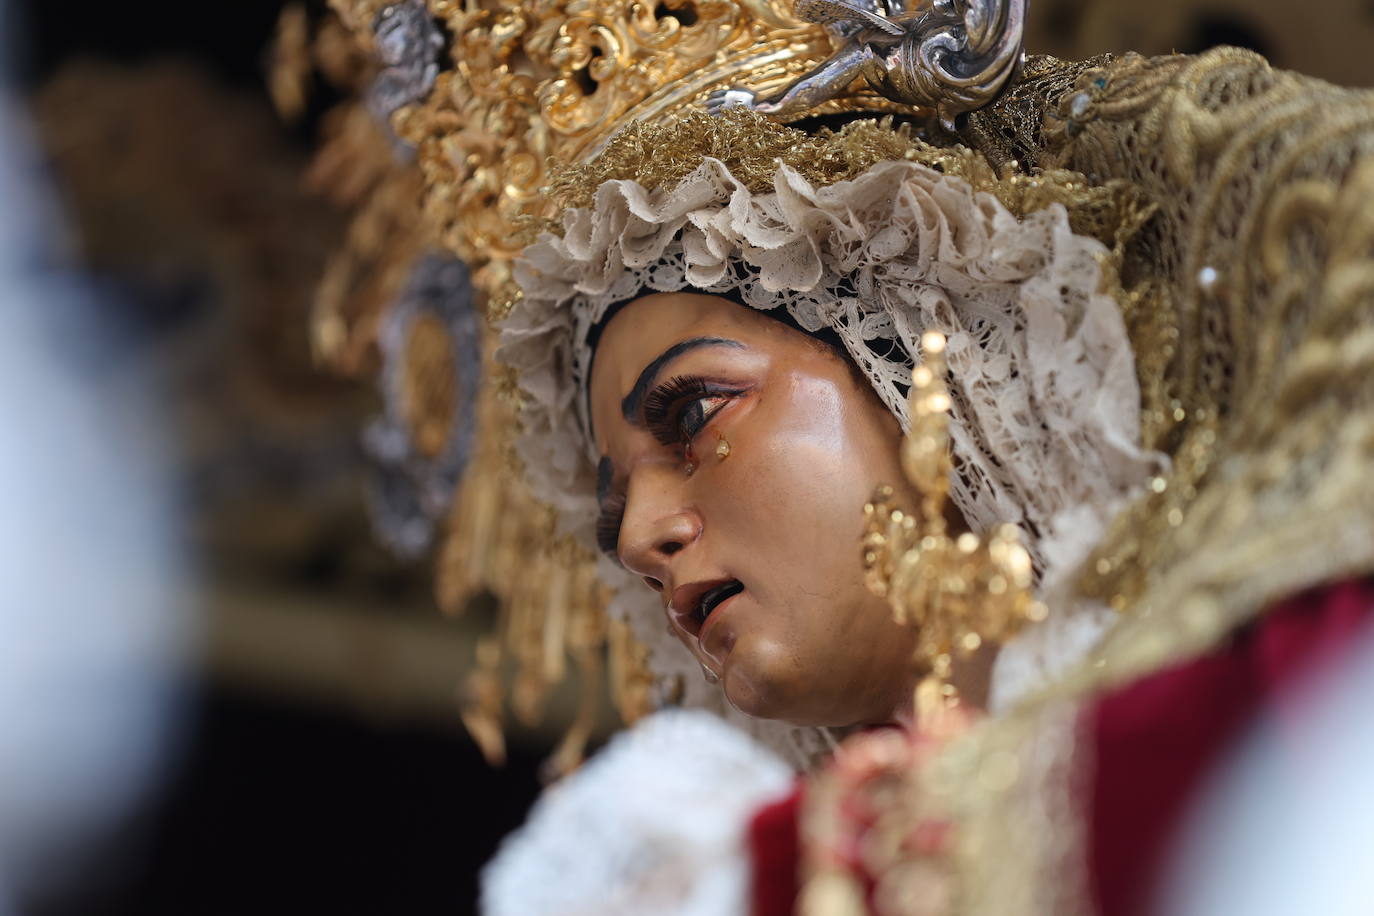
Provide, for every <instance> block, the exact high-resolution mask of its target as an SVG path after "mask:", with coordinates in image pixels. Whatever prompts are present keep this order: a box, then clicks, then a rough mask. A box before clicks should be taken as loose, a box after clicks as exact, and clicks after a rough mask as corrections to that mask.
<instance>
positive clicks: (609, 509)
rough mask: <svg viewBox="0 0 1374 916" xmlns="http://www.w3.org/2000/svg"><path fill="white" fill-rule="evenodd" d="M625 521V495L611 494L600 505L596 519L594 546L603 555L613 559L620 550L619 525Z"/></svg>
mask: <svg viewBox="0 0 1374 916" xmlns="http://www.w3.org/2000/svg"><path fill="white" fill-rule="evenodd" d="M624 520H625V494H624V493H612V494H611V495H610V496H607V497H606V501H605V502H604V503H602V505H601V514H600V515H598V516H597V517H596V546H597V548H598V549H599V550H600V551H601V552H602V553H604V554H607V555H608V556H611V557H614V556H615V555H616V554H617V553H618V552H619V549H620V525H621V523H622V522H623V521H624Z"/></svg>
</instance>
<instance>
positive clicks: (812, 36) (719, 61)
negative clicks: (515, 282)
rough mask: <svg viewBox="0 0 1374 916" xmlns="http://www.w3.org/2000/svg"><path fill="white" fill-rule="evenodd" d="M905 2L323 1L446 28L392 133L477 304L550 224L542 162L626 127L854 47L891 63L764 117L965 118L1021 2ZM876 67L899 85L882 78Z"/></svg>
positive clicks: (1005, 51) (1007, 48)
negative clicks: (409, 150)
mask: <svg viewBox="0 0 1374 916" xmlns="http://www.w3.org/2000/svg"><path fill="white" fill-rule="evenodd" d="M912 3H913V5H912V7H911V8H910V9H906V8H905V7H904V6H902V5H899V3H898V2H897V0H857V2H856V0H797V3H796V7H795V8H794V5H793V0H465V2H457V0H428V3H427V4H425V5H423V6H422V5H421V3H420V0H404V2H402V3H393V4H389V5H388V4H384V3H381V2H378V0H334V5H335V8H336V10H337V11H338V12H340V14H341V15H342V16H343V17H344V19H345V21H346V22H349V23H350V24H351V25H353V26H354V28H357V29H359V30H364V29H374V28H377V27H378V24H379V23H380V22H381V21H382V18H383V17H385V16H386V15H387V14H388V13H390V12H391V11H394V10H395V9H397V8H398V7H402V6H406V5H407V4H409V5H413V6H415V7H417V8H419V9H426V8H427V10H428V13H429V14H431V15H432V16H433V17H435V18H436V19H437V20H438V21H439V22H441V23H443V25H444V26H445V27H446V28H447V30H448V36H449V42H448V43H449V54H450V57H451V61H450V65H449V66H446V67H443V68H441V69H442V72H440V73H438V75H437V77H436V79H435V84H434V88H433V91H431V92H429V93H428V95H427V97H425V98H424V99H423V101H421V102H420V103H419V104H416V105H412V106H408V107H404V108H402V109H401V110H399V111H397V112H396V113H395V114H394V116H393V117H392V126H393V128H394V129H395V130H396V132H397V134H398V135H399V136H400V137H401V138H402V139H404V140H406V141H408V142H409V143H411V144H413V145H414V146H415V148H416V149H417V151H418V159H419V163H420V166H421V168H422V169H423V171H424V173H425V186H426V194H425V217H426V219H427V221H428V224H429V229H430V231H431V232H433V233H434V234H435V238H436V241H438V242H439V243H440V244H441V245H442V246H443V247H445V248H447V249H449V250H451V251H455V252H456V253H458V254H459V255H460V256H461V257H463V259H464V260H466V261H467V262H468V263H469V264H470V265H472V266H473V267H475V268H476V273H475V277H474V279H475V281H476V284H477V286H478V287H479V288H482V289H484V290H485V291H487V292H488V293H490V292H493V291H494V290H496V289H497V288H499V287H500V285H501V284H502V281H504V280H505V279H506V276H507V273H508V266H509V263H510V261H511V259H513V258H514V257H515V256H516V255H517V254H518V253H519V251H520V248H521V247H522V246H523V242H524V241H527V240H528V239H527V237H526V233H525V232H523V231H521V230H522V229H524V228H525V227H526V226H527V225H529V224H530V222H531V219H532V218H534V219H537V218H539V217H543V216H547V215H549V214H548V212H547V210H548V207H549V204H548V198H547V196H546V195H545V194H544V193H543V189H544V187H545V184H546V181H547V177H548V175H547V169H548V163H549V161H550V160H554V161H558V162H562V163H576V162H580V161H585V160H586V159H587V158H590V157H591V156H594V155H595V154H596V153H597V152H598V151H599V150H600V149H601V148H602V147H603V146H604V145H605V143H606V142H607V141H608V140H609V139H610V138H611V136H612V135H613V134H615V133H616V132H617V131H618V130H619V129H620V128H622V127H624V126H626V125H627V124H629V123H631V122H633V121H644V122H655V121H661V120H663V119H666V118H668V117H670V116H672V115H674V114H675V113H678V112H681V111H682V110H683V109H686V108H689V107H700V106H703V105H704V104H705V103H707V101H708V100H709V99H711V98H712V96H713V94H714V95H715V96H716V97H717V98H720V97H722V94H723V93H725V92H726V91H728V90H731V89H732V88H734V87H737V86H741V85H743V86H745V87H747V89H748V90H749V92H748V93H746V95H747V96H748V97H749V98H750V99H752V98H756V97H757V98H765V97H767V96H769V95H770V94H774V93H778V92H780V91H782V90H785V89H786V87H788V86H797V85H798V84H799V80H801V79H803V78H810V79H816V77H815V74H813V71H814V70H815V68H817V67H818V65H821V64H823V63H825V62H827V61H830V62H834V61H837V60H838V59H839V57H840V56H841V55H842V54H843V53H845V52H846V50H847V49H850V50H852V51H853V52H854V54H855V55H858V54H859V53H860V52H861V51H862V49H861V47H860V45H861V44H862V45H870V46H873V47H890V48H891V49H892V52H891V55H890V56H889V57H882V56H881V55H880V56H879V57H874V56H873V53H872V52H871V51H862V53H866V54H868V55H869V57H868V61H867V66H869V68H870V69H869V70H868V71H867V72H860V69H855V68H852V67H851V68H850V70H844V71H843V72H840V71H839V70H836V71H835V72H834V73H833V74H831V75H830V79H831V81H832V82H833V83H835V85H832V86H828V87H826V89H827V91H825V92H824V93H820V94H817V93H812V96H815V97H814V98H812V97H809V98H808V99H807V100H806V104H802V105H792V106H791V107H790V109H788V110H785V111H778V112H776V113H775V117H777V119H778V120H781V121H785V122H787V121H794V120H797V119H799V118H801V117H811V116H816V115H823V114H827V113H834V112H855V111H868V112H874V113H882V112H904V113H908V114H925V115H933V114H936V113H939V114H942V115H944V114H948V112H947V111H945V110H944V107H943V106H945V105H950V106H952V110H953V111H960V110H968V109H969V108H973V107H977V105H978V104H981V103H982V102H985V101H987V99H988V98H989V97H990V92H989V87H994V86H995V88H996V89H1000V87H1001V86H1002V85H1003V84H1004V83H1005V82H1006V80H1007V79H1008V78H1010V76H1011V74H1012V72H1013V70H1014V69H1015V67H1016V66H1018V65H1019V62H1020V57H1021V53H1020V52H1021V47H1020V41H1021V31H1022V24H1023V20H1024V7H1025V0H912ZM799 11H800V12H802V13H804V14H805V15H804V17H803V16H800V15H798V12H799ZM807 20H811V21H807ZM821 23H826V25H822V24H821ZM383 56H385V54H383ZM899 58H900V62H898V59H899ZM854 59H855V64H856V66H857V65H858V64H859V62H858V59H857V56H855V58H854ZM874 66H877V67H879V68H880V67H882V66H889V67H898V68H905V72H904V73H901V74H896V78H895V79H891V80H888V79H886V78H885V76H883V75H876V76H875V75H874V74H875V73H876V71H875V70H874V69H872V68H873V67H874ZM808 74H811V76H808ZM863 77H867V79H864V78H863ZM875 83H876V84H878V85H877V86H876V87H875ZM893 84H896V88H895V90H894V86H893ZM819 96H823V97H819ZM884 96H887V97H884ZM894 98H900V100H899V101H894V100H893V99H894ZM937 109H938V111H937Z"/></svg>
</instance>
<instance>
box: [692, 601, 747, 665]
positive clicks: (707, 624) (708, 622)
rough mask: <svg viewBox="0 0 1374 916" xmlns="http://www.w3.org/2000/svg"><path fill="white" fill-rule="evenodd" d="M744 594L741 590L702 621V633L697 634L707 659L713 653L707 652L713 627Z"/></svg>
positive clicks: (712, 610) (718, 605) (698, 642)
mask: <svg viewBox="0 0 1374 916" xmlns="http://www.w3.org/2000/svg"><path fill="white" fill-rule="evenodd" d="M742 594H744V589H742V588H741V589H740V590H739V591H738V592H736V593H735V594H733V595H731V596H730V597H729V598H726V599H725V600H724V601H722V602H721V603H720V604H717V605H716V606H715V607H714V608H712V609H711V613H709V614H707V615H706V619H705V620H704V621H702V623H701V631H700V632H698V633H697V644H698V645H699V646H701V651H702V652H705V653H706V655H707V657H712V656H711V653H710V652H708V651H707V650H706V637H707V635H708V634H710V632H711V627H712V625H713V624H715V623H716V622H717V621H719V620H720V612H721V611H722V610H724V609H725V608H726V607H727V606H728V605H729V604H730V603H731V602H733V601H734V600H735V599H736V598H738V597H739V596H740V595H742Z"/></svg>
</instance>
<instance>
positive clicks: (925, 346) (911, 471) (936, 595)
mask: <svg viewBox="0 0 1374 916" xmlns="http://www.w3.org/2000/svg"><path fill="white" fill-rule="evenodd" d="M921 351H922V359H923V361H922V363H921V364H920V365H919V366H917V367H916V368H915V369H914V370H912V374H911V376H912V385H911V394H910V412H911V414H910V415H911V428H910V430H909V431H908V432H907V435H906V438H905V440H904V441H903V443H902V469H903V471H904V472H905V473H906V476H907V479H908V481H909V482H910V483H911V485H912V487H913V489H914V490H915V491H916V494H917V496H918V499H919V501H920V502H919V505H918V506H917V509H916V511H915V513H913V512H911V511H910V510H908V509H904V508H903V507H901V506H899V505H898V504H897V501H896V498H895V494H894V492H893V489H892V488H891V487H888V486H883V487H879V488H878V491H877V492H876V493H875V494H874V496H873V500H872V501H871V502H870V503H869V504H868V505H867V506H865V507H864V516H865V526H866V527H865V534H864V538H863V559H864V570H865V575H866V577H867V583H868V587H869V589H870V590H871V591H872V592H874V593H875V594H877V595H881V596H884V597H886V598H887V599H888V601H889V602H891V604H892V610H893V615H894V617H895V618H896V620H897V622H898V623H902V624H907V625H909V626H911V627H913V628H914V629H915V630H916V634H917V643H916V659H915V660H916V664H917V667H918V670H919V671H921V672H922V673H923V674H924V675H926V677H925V678H924V679H923V680H922V682H921V684H920V686H919V687H918V688H917V694H916V709H917V712H918V714H923V715H927V716H928V715H930V714H934V713H936V712H938V710H939V709H940V708H941V707H942V706H946V705H950V704H952V703H954V702H955V701H957V692H956V691H955V689H954V687H953V685H952V684H951V683H950V682H949V679H950V675H951V672H952V667H953V664H954V661H955V660H956V659H957V658H961V657H966V656H968V655H971V654H972V653H974V652H976V651H978V649H979V648H981V647H982V646H983V645H984V644H987V643H994V644H997V643H1003V642H1005V641H1007V640H1008V639H1010V638H1011V637H1013V636H1015V635H1016V633H1017V632H1018V631H1019V630H1020V628H1021V627H1022V626H1023V625H1024V624H1025V623H1026V622H1027V621H1038V620H1043V619H1044V617H1045V608H1044V606H1043V605H1042V604H1040V603H1039V602H1038V601H1036V600H1034V598H1033V597H1032V595H1031V587H1032V585H1033V583H1034V571H1033V570H1032V568H1031V558H1030V554H1029V553H1028V552H1027V551H1026V548H1025V547H1024V546H1023V545H1022V543H1021V535H1020V531H1019V530H1018V529H1017V528H1016V526H1015V525H1000V526H998V527H997V528H995V529H993V530H992V531H991V532H989V533H988V534H987V536H985V537H980V536H979V535H977V534H974V533H972V532H969V531H966V532H963V533H962V534H958V535H953V534H951V533H950V531H949V523H948V521H947V519H946V517H945V512H946V505H947V503H948V497H949V482H950V475H951V473H952V472H953V465H952V462H951V459H950V448H949V411H950V408H951V407H952V401H951V399H950V394H949V389H948V388H947V387H946V385H945V356H944V352H945V337H944V335H943V334H940V333H938V332H935V331H929V332H927V333H926V334H925V335H923V336H922V338H921Z"/></svg>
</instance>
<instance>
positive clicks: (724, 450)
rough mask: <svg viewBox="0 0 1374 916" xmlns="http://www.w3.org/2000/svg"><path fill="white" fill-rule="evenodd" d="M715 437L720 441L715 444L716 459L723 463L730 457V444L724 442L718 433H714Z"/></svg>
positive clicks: (723, 438)
mask: <svg viewBox="0 0 1374 916" xmlns="http://www.w3.org/2000/svg"><path fill="white" fill-rule="evenodd" d="M716 436H718V437H719V439H720V441H719V442H717V443H716V458H717V459H718V460H720V461H724V460H725V459H726V458H729V457H730V443H729V442H726V441H725V437H724V436H722V435H721V434H720V433H716Z"/></svg>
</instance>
